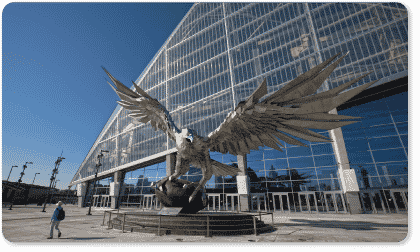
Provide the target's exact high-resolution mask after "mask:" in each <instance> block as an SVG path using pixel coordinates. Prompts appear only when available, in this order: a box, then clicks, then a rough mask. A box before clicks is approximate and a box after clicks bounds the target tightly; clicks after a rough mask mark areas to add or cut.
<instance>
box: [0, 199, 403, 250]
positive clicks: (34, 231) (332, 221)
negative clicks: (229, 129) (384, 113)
mask: <svg viewBox="0 0 420 252" xmlns="http://www.w3.org/2000/svg"><path fill="white" fill-rule="evenodd" d="M54 209H55V205H51V206H48V207H47V209H46V212H41V210H42V207H39V206H35V205H28V206H14V208H13V210H8V207H3V209H2V213H3V215H2V216H3V217H2V223H3V229H2V232H3V236H4V238H5V239H6V240H7V241H6V242H7V243H9V244H10V243H13V244H22V245H24V243H73V244H74V243H80V242H82V243H89V244H98V243H99V244H101V243H107V244H120V243H138V244H153V243H154V244H156V243H167V242H198V243H250V242H260V243H291V242H322V243H326V242H328V243H329V242H335V243H339V242H346V243H350V242H352V243H353V242H355V243H359V244H360V243H365V242H381V243H384V242H387V243H389V244H391V243H394V244H395V243H397V242H401V241H403V240H404V239H405V238H406V237H407V234H408V215H407V214H387V215H383V214H358V215H349V214H298V213H291V214H282V213H275V214H274V226H275V230H274V231H272V232H269V233H264V234H259V235H258V236H255V235H243V236H213V237H204V236H180V235H162V236H157V235H155V234H150V233H138V232H133V233H131V232H127V231H126V232H125V233H122V231H121V230H114V229H108V228H107V226H102V221H103V211H104V209H95V208H92V215H91V216H88V215H86V213H87V211H88V209H87V208H78V207H76V206H74V205H67V206H66V205H64V210H65V211H66V219H65V220H64V221H62V223H60V225H59V228H60V230H61V232H62V236H61V238H57V232H56V230H54V239H51V240H47V239H46V238H47V237H48V235H49V231H50V219H51V216H52V213H53V211H54ZM124 211H129V212H132V210H130V209H121V210H120V212H124ZM263 221H265V223H267V224H271V223H272V220H271V216H265V217H263Z"/></svg>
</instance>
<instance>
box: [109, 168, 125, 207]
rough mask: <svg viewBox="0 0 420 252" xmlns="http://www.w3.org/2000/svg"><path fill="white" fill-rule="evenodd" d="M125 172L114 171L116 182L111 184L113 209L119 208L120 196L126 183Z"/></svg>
mask: <svg viewBox="0 0 420 252" xmlns="http://www.w3.org/2000/svg"><path fill="white" fill-rule="evenodd" d="M124 177H125V173H124V172H122V171H116V172H114V182H111V183H110V185H109V196H110V197H111V209H118V208H119V202H118V200H119V196H120V191H121V189H122V185H123V184H124Z"/></svg>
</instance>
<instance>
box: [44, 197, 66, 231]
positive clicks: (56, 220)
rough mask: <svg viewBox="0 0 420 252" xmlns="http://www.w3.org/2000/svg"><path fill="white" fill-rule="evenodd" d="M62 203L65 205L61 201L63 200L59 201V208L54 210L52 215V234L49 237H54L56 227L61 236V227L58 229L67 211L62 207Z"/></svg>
mask: <svg viewBox="0 0 420 252" xmlns="http://www.w3.org/2000/svg"><path fill="white" fill-rule="evenodd" d="M62 205H63V202H61V201H59V202H58V203H57V208H56V209H55V210H54V213H53V215H52V217H51V230H50V236H49V237H48V238H47V239H52V238H53V231H54V228H55V229H57V231H58V238H60V237H61V231H60V229H58V225H59V224H60V222H61V221H62V220H64V218H65V212H64V210H63V208H62V207H61V206H62Z"/></svg>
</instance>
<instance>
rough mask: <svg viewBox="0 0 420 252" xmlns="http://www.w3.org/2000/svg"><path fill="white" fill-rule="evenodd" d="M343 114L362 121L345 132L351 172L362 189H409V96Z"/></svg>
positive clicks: (361, 106)
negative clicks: (353, 171)
mask: <svg viewBox="0 0 420 252" xmlns="http://www.w3.org/2000/svg"><path fill="white" fill-rule="evenodd" d="M339 114H346V115H353V116H356V115H357V116H360V117H362V118H361V120H360V123H356V124H352V125H349V126H346V127H343V128H342V131H343V137H344V141H345V143H346V149H347V154H348V157H349V162H350V166H351V168H353V169H354V170H356V176H357V180H358V184H359V187H360V188H361V189H386V188H399V187H407V186H408V94H407V92H404V93H400V94H396V95H393V96H390V97H387V98H383V99H380V100H376V101H372V102H369V103H366V104H363V105H360V106H356V107H352V108H349V109H346V110H343V111H339Z"/></svg>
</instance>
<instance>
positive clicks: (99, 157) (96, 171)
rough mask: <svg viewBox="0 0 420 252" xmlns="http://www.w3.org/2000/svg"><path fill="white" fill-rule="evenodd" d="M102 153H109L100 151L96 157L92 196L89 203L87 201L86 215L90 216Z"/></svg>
mask: <svg viewBox="0 0 420 252" xmlns="http://www.w3.org/2000/svg"><path fill="white" fill-rule="evenodd" d="M104 152H109V151H105V150H101V154H99V155H98V163H97V164H96V170H95V178H94V180H93V190H92V195H91V196H90V201H89V212H88V213H87V214H86V215H92V214H91V213H90V211H91V208H92V198H93V194H94V193H95V189H96V179H97V178H98V170H99V167H101V165H102V164H101V159H102V158H103V156H104V154H103V153H104Z"/></svg>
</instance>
